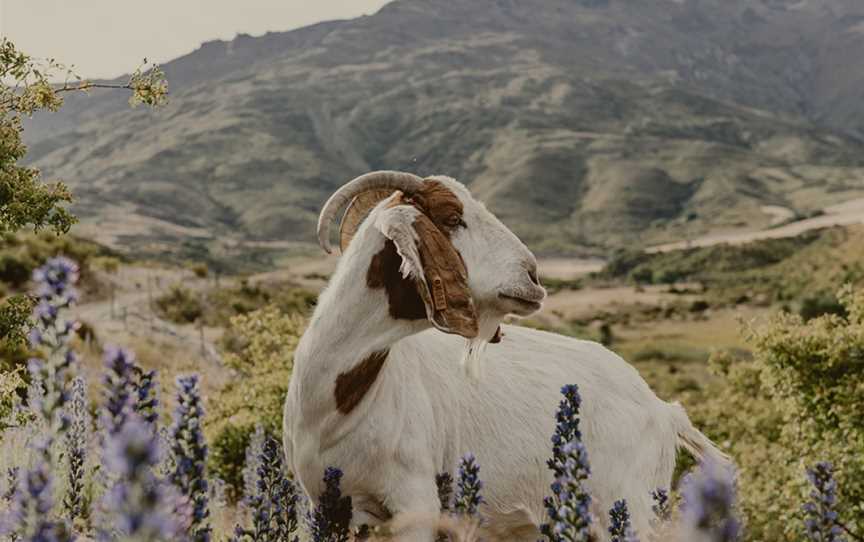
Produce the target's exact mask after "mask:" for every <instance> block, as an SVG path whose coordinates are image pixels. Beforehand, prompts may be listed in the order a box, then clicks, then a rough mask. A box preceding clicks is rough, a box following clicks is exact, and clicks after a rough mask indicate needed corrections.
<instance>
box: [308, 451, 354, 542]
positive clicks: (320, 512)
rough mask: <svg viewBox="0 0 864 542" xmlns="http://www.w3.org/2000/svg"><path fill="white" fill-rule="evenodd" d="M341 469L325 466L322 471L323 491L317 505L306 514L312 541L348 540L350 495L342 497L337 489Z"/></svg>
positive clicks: (338, 541)
mask: <svg viewBox="0 0 864 542" xmlns="http://www.w3.org/2000/svg"><path fill="white" fill-rule="evenodd" d="M341 480H342V471H341V470H339V469H337V468H335V467H327V469H326V470H325V471H324V492H323V493H322V494H321V496H320V497H319V498H318V505H317V506H315V508H314V509H313V510H311V511H310V512H309V514H308V516H307V521H308V523H309V530H310V534H311V535H312V542H348V540H349V536H350V527H349V526H350V524H351V497H343V496H342V491H341V490H340V489H339V483H340V482H341Z"/></svg>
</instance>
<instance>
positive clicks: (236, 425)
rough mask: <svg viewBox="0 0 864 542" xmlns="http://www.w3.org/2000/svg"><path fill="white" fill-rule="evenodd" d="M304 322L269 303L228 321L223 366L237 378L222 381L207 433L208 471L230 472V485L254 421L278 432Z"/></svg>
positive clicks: (241, 463) (241, 462)
mask: <svg viewBox="0 0 864 542" xmlns="http://www.w3.org/2000/svg"><path fill="white" fill-rule="evenodd" d="M304 326H305V320H304V319H303V318H302V317H300V316H298V315H296V314H285V313H283V312H281V311H280V310H278V309H277V308H275V307H266V308H263V309H259V310H257V311H253V312H251V313H249V314H245V315H240V316H235V317H234V318H232V319H231V328H230V332H229V333H228V334H227V336H226V337H225V341H226V343H228V344H229V345H230V348H229V351H228V352H227V353H226V354H225V364H226V365H227V366H228V367H230V368H231V369H233V370H234V371H236V374H237V378H233V379H231V381H230V382H228V384H227V385H226V386H225V387H224V388H223V389H222V390H221V392H220V396H219V397H220V399H219V402H218V403H217V404H214V405H212V413H211V414H210V416H209V418H208V423H209V425H208V427H207V433H208V436H210V440H211V441H212V442H215V443H217V444H216V448H217V452H216V453H215V454H214V455H213V458H212V466H213V469H214V470H215V471H216V472H220V473H225V474H226V475H230V476H228V477H227V479H226V482H229V483H231V484H232V486H233V487H234V488H236V487H237V484H238V470H239V469H242V466H243V452H242V450H243V449H245V443H247V442H248V441H249V435H250V434H251V432H252V431H253V430H254V426H255V425H256V424H258V423H260V424H262V425H263V426H264V428H265V429H266V430H267V432H269V433H270V434H281V431H282V403H283V402H284V400H285V394H286V393H287V392H288V383H289V381H290V379H291V370H292V368H293V358H294V349H295V348H296V346H297V343H298V341H299V340H300V336H301V335H302V333H303V329H304ZM241 445H242V448H241V447H240V446H241Z"/></svg>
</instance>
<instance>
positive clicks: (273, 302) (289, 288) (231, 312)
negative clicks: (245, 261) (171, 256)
mask: <svg viewBox="0 0 864 542" xmlns="http://www.w3.org/2000/svg"><path fill="white" fill-rule="evenodd" d="M316 298H317V296H316V294H315V293H313V292H310V291H309V290H307V289H305V288H301V287H298V286H296V285H293V284H291V283H264V284H258V283H254V284H253V283H250V282H249V281H248V280H246V279H242V280H241V281H240V284H239V285H234V284H231V285H227V286H221V287H214V288H210V289H207V290H204V291H200V292H195V291H192V290H190V289H189V288H186V287H184V286H183V285H182V284H176V285H174V286H173V287H172V288H171V289H170V290H169V291H168V292H166V293H165V294H163V295H162V296H160V297H159V298H157V299H156V300H155V304H156V308H157V309H158V312H159V314H160V316H162V317H163V318H165V319H167V320H169V321H171V322H175V323H178V324H190V323H193V322H198V323H203V324H204V325H207V326H219V327H228V325H229V323H230V321H231V319H232V318H233V317H234V316H238V315H243V314H248V313H250V312H252V311H254V310H257V309H260V308H263V307H265V306H272V307H275V308H277V309H279V310H280V311H282V312H283V313H286V314H291V313H298V314H306V313H308V312H309V311H310V309H311V308H312V307H313V306H314V305H315V302H316Z"/></svg>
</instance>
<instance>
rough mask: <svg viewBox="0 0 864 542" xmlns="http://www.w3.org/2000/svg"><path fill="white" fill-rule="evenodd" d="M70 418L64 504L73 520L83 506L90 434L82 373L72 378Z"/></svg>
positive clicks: (82, 509) (78, 516)
mask: <svg viewBox="0 0 864 542" xmlns="http://www.w3.org/2000/svg"><path fill="white" fill-rule="evenodd" d="M70 406H71V408H70V412H69V418H70V420H71V425H70V427H69V431H68V432H67V433H66V438H65V441H66V442H65V444H66V461H67V465H68V467H67V474H66V496H65V497H64V499H63V506H64V507H65V508H66V512H67V514H68V515H69V518H70V519H71V520H73V521H74V520H75V519H76V518H82V517H84V515H85V513H84V512H85V510H84V480H85V478H86V475H87V473H86V472H85V470H84V463H85V460H86V459H87V444H88V442H89V440H90V439H89V437H90V413H89V412H88V411H87V384H86V383H85V381H84V379H83V378H82V377H80V376H79V377H76V378H75V380H73V381H72V400H71V403H70Z"/></svg>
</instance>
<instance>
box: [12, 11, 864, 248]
mask: <svg viewBox="0 0 864 542" xmlns="http://www.w3.org/2000/svg"><path fill="white" fill-rule="evenodd" d="M790 6H792V7H795V9H794V10H793V9H791V8H790ZM541 7H542V8H543V9H541ZM747 9H750V10H751V12H750V13H748V12H747ZM832 10H833V11H832ZM766 17H767V18H772V19H773V22H771V21H768V19H767V18H766ZM778 21H779V22H778ZM859 22H860V24H861V25H862V32H861V35H860V37H859V36H858V34H854V35H853V36H852V37H848V36H844V35H841V36H840V37H839V38H837V40H839V41H837V40H835V41H830V39H829V37H825V38H824V39H823V41H826V42H827V44H826V45H823V48H824V50H826V51H832V50H833V48H836V47H840V45H838V43H839V44H842V45H843V46H846V47H852V49H851V50H850V51H846V52H845V55H846V56H853V54H854V53H856V51H858V52H864V6H856V5H854V2H845V1H842V0H822V1H819V2H812V1H811V2H806V1H805V2H800V1H799V2H776V1H775V2H744V1H743V0H727V1H725V2H721V1H720V0H700V1H699V2H692V1H676V0H645V1H644V2H640V3H639V4H632V3H624V2H621V1H620V0H607V1H604V0H590V1H587V0H582V2H576V3H574V2H572V1H569V2H568V1H564V0H553V1H548V2H536V1H535V2H515V1H511V0H478V1H474V2H467V1H460V2H445V1H443V0H431V1H426V2H420V1H418V0H400V1H397V2H393V3H391V4H388V5H386V6H384V7H383V8H382V9H381V10H380V11H379V12H378V13H376V14H375V15H372V16H366V17H361V18H358V19H352V20H344V21H331V22H324V23H319V24H317V25H313V26H311V27H305V28H302V29H298V30H294V31H289V32H286V33H269V34H266V35H264V36H261V37H254V38H253V37H250V36H239V37H238V38H236V39H235V40H232V41H231V42H208V43H206V44H204V45H202V47H201V48H199V49H198V50H196V51H194V52H193V53H190V54H189V55H185V56H183V57H180V58H178V59H177V60H175V61H172V62H170V63H168V64H166V65H165V71H166V73H167V75H168V78H169V83H170V84H171V86H172V96H171V103H169V104H168V105H167V106H166V107H164V108H163V109H162V110H159V111H155V112H150V111H145V110H143V109H136V110H132V111H129V110H128V109H127V108H126V106H125V104H124V103H123V100H122V99H121V98H119V97H117V96H111V97H108V98H106V99H105V100H103V96H100V97H99V99H98V100H94V99H89V98H87V97H76V98H74V99H72V100H69V101H68V103H67V106H66V107H64V109H63V110H62V111H61V112H60V113H58V114H57V115H56V116H55V118H50V117H45V116H40V117H39V118H37V119H35V120H34V121H33V122H31V123H29V124H28V125H27V127H26V131H25V135H26V141H27V142H28V143H29V144H30V150H31V160H32V162H33V164H35V165H36V166H38V167H40V168H42V170H43V172H44V173H45V174H46V175H47V176H49V177H53V176H59V177H60V178H62V179H64V180H65V181H67V182H68V183H69V184H70V185H71V186H72V188H73V190H74V192H75V193H76V196H77V197H78V203H77V204H76V207H75V209H76V210H77V211H78V212H79V214H81V215H82V216H83V217H84V218H85V219H86V220H85V223H86V224H85V225H86V226H88V227H90V228H91V229H92V231H95V232H97V233H99V235H102V236H103V237H105V240H107V241H108V242H109V243H110V244H113V245H115V246H133V245H134V246H136V247H142V246H146V247H149V249H150V250H153V251H154V252H158V251H165V250H168V251H178V250H179V251H183V250H187V249H188V248H189V247H188V246H187V245H188V244H189V243H190V242H191V243H193V244H195V245H196V247H197V248H196V250H197V249H200V247H202V246H203V247H204V249H206V250H219V249H218V246H221V245H224V244H225V243H224V241H226V240H228V241H230V242H231V244H237V243H240V244H243V243H246V244H255V243H259V244H271V245H272V244H273V243H277V242H281V241H284V242H286V246H294V244H296V243H302V242H308V241H310V240H312V239H313V235H312V231H313V229H314V218H315V215H316V214H317V211H318V208H319V206H320V204H321V202H322V201H323V200H324V199H326V197H327V195H328V194H329V193H330V192H331V191H332V190H333V189H335V188H336V187H337V186H339V185H340V184H342V183H343V182H345V181H346V180H348V179H350V178H351V177H353V176H355V175H357V174H360V173H363V172H365V171H368V170H372V169H385V168H386V169H408V170H411V171H415V172H417V173H420V174H424V175H426V174H437V173H443V174H449V175H452V176H454V177H456V178H459V179H460V180H463V181H464V182H466V183H467V184H469V186H470V187H471V188H472V190H473V191H474V192H475V194H477V195H478V196H479V197H480V198H481V199H484V200H485V201H486V202H487V204H488V205H489V206H490V208H492V210H493V211H495V212H496V213H497V214H499V216H501V218H502V219H503V220H505V222H506V223H508V225H511V226H512V227H513V229H514V231H516V232H517V233H518V234H520V235H521V236H522V237H523V238H525V239H526V241H527V242H528V243H529V244H530V245H531V246H532V247H533V248H535V249H536V250H538V251H541V252H549V253H562V252H566V253H572V252H588V253H597V252H602V251H605V250H608V248H609V247H613V246H620V245H622V244H633V243H649V242H661V241H668V240H671V239H673V238H674V237H676V236H680V235H681V234H682V232H683V233H686V234H687V235H698V234H702V233H706V232H708V231H712V230H716V229H735V228H758V227H763V226H765V225H767V224H769V222H770V219H771V217H770V216H768V215H765V213H763V212H762V211H761V207H762V206H764V205H778V206H782V207H786V208H789V209H791V211H792V212H793V213H794V214H797V215H800V216H804V215H807V214H808V213H812V212H815V211H817V210H818V209H819V208H821V207H823V206H826V205H830V204H833V203H838V202H839V201H842V200H843V199H844V198H850V197H859V196H861V195H864V152H862V150H864V146H862V142H861V137H860V134H861V133H864V132H862V128H861V127H862V126H864V120H862V119H864V107H862V106H860V105H859V106H857V108H856V107H852V106H850V105H849V102H850V98H849V97H848V96H847V94H848V92H850V91H848V89H846V87H845V86H843V85H836V89H837V90H835V94H836V96H834V97H832V100H833V102H832V103H834V106H833V108H832V109H830V110H827V112H825V111H823V108H824V105H822V99H821V98H819V99H816V98H812V99H811V101H810V102H808V101H807V100H808V99H810V98H808V96H815V97H817V98H818V97H819V96H821V95H822V94H820V93H824V92H825V91H824V90H823V89H820V88H819V85H818V81H821V79H819V78H814V79H813V82H812V85H811V86H813V89H811V91H809V92H810V94H809V95H808V96H804V95H802V96H798V95H797V94H796V92H797V93H799V94H800V92H799V91H798V90H796V89H797V88H799V87H795V86H794V85H791V84H785V83H784V81H786V80H787V79H789V78H790V77H791V76H792V75H793V74H795V73H796V71H795V70H796V69H797V70H799V72H800V73H799V77H801V78H803V79H804V80H807V78H808V75H807V74H809V73H814V72H816V71H818V70H820V69H821V70H823V71H826V72H830V71H831V69H834V68H832V67H831V66H828V67H826V68H821V67H819V65H818V64H816V63H815V61H813V60H812V59H813V58H817V57H819V55H822V54H824V53H823V52H820V51H821V50H819V51H816V52H814V51H812V50H811V49H813V47H814V46H812V45H810V44H812V43H814V40H816V38H815V37H813V36H815V35H817V34H819V32H822V31H823V30H824V29H825V28H847V30H848V28H857V26H856V25H857V24H859ZM781 23H782V25H785V26H784V28H787V29H796V30H800V29H801V28H803V29H804V30H803V31H801V33H800V34H799V37H798V38H797V39H798V40H799V41H800V42H801V44H802V45H801V46H800V47H798V48H797V49H796V48H795V47H794V46H791V47H792V49H789V47H790V46H789V45H788V44H787V43H785V42H781V41H777V40H778V38H776V37H775V35H777V36H781V37H782V36H783V34H782V32H781V30H778V29H775V28H774V26H771V25H779V24H781ZM754 25H755V26H754ZM763 27H764V28H763ZM754 28H759V29H762V30H760V32H756V33H754V32H755V31H754V30H753V29H754ZM766 29H767V30H766ZM748 32H749V34H748ZM742 36H745V37H746V36H749V37H748V39H749V42H747V41H744V42H742V43H740V44H738V45H737V46H736V47H737V49H736V47H732V45H729V44H726V42H728V41H729V40H731V39H732V38H735V39H743V38H742ZM784 39H789V40H791V38H784ZM772 40H773V41H772ZM817 41H818V40H817ZM763 42H771V43H772V46H771V48H767V49H764V50H763V49H762V48H757V49H758V50H757V51H755V52H751V54H750V55H749V56H744V53H745V52H747V51H750V50H751V49H753V48H754V47H756V45H754V44H761V43H763ZM718 44H719V45H718ZM793 45H794V44H793ZM784 47H785V48H784ZM856 47H857V49H856ZM796 54H797V55H799V56H800V57H801V58H805V57H806V59H810V60H806V61H805V60H800V59H799V60H795V61H794V62H793V60H794V59H795V58H797V57H796V56H795V55H796ZM772 55H773V56H772ZM787 57H788V58H792V59H793V60H788V61H787ZM769 60H770V62H769ZM784 62H787V63H786V64H784ZM808 62H809V63H810V64H812V65H810V64H808ZM766 64H767V65H769V67H772V66H773V67H772V68H771V70H769V69H768V68H765V65H766ZM801 66H804V67H801ZM814 66H815V67H814ZM853 67H854V66H853ZM846 71H849V72H853V73H851V75H849V76H848V77H847V80H848V81H853V82H854V81H857V80H858V78H859V77H860V78H861V80H862V81H864V69H862V70H859V71H860V73H859V71H856V70H854V69H848V70H846ZM822 77H823V78H829V79H830V78H831V77H836V75H831V73H828V74H827V75H823V76H822ZM797 84H798V85H799V86H800V84H801V83H800V82H799V83H797ZM844 89H846V90H844ZM844 92H847V94H844ZM105 96H107V95H105ZM852 96H853V97H854V92H853V93H852ZM796 100H797V101H802V100H803V101H802V104H803V105H796ZM829 101H831V100H829ZM852 101H854V100H852ZM850 108H851V109H852V110H853V112H852V113H848V112H847V111H848V110H850ZM808 111H809V113H808ZM835 111H839V112H840V113H836V112H835ZM841 113H842V114H841ZM837 119H840V120H837Z"/></svg>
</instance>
